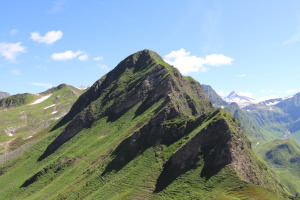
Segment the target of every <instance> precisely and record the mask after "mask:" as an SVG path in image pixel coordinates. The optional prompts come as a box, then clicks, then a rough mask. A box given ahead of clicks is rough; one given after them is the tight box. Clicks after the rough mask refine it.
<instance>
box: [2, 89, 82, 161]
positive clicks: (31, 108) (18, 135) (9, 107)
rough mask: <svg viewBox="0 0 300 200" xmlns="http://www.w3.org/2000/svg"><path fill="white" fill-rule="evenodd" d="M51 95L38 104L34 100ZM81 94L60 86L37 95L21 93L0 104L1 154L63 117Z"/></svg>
mask: <svg viewBox="0 0 300 200" xmlns="http://www.w3.org/2000/svg"><path fill="white" fill-rule="evenodd" d="M50 94H51V96H50V97H49V98H48V99H46V100H45V101H42V102H40V103H38V104H32V103H33V102H34V101H35V100H37V99H40V98H42V97H44V96H47V95H48V96H49V95H50ZM81 94H82V91H80V90H78V89H77V88H74V87H72V86H69V85H65V84H62V85H60V86H58V87H56V88H53V89H50V90H47V91H45V92H43V93H40V94H39V95H33V94H20V95H13V96H11V97H8V98H5V99H2V100H1V101H0V102H1V103H2V104H1V103H0V104H1V105H2V106H1V107H0V155H1V154H5V153H8V152H11V151H13V150H15V149H17V148H18V147H20V146H21V145H23V144H25V143H28V142H31V141H33V140H35V138H36V137H38V136H36V133H38V132H39V131H40V130H42V129H44V128H46V127H48V126H49V125H50V124H52V123H54V122H55V121H56V120H57V119H59V118H61V117H62V116H64V115H65V114H66V113H67V112H68V111H69V110H70V108H71V106H72V104H73V103H74V102H75V101H76V100H77V98H78V97H79V96H80V95H81Z"/></svg>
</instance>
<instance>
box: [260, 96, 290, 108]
mask: <svg viewBox="0 0 300 200" xmlns="http://www.w3.org/2000/svg"><path fill="white" fill-rule="evenodd" d="M293 97H294V95H292V96H288V97H283V98H276V99H268V100H266V101H262V102H260V103H259V104H260V105H265V106H275V105H277V104H278V103H280V102H282V101H284V100H287V99H290V98H293Z"/></svg>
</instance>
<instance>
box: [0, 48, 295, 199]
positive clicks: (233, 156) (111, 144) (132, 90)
mask: <svg viewBox="0 0 300 200" xmlns="http://www.w3.org/2000/svg"><path fill="white" fill-rule="evenodd" d="M48 92H49V91H48ZM54 92H55V91H51V93H52V95H53V94H54ZM45 94H48V93H47V92H46V93H45ZM51 100H52V101H53V99H50V98H49V99H47V100H46V101H44V102H42V103H41V104H37V105H40V108H44V106H46V103H47V101H50V102H51ZM50 102H48V103H50ZM51 103H53V102H51ZM50 105H51V104H50ZM47 106H49V104H47ZM15 109H17V107H16V108H15ZM46 110H47V109H46ZM37 135H40V136H41V135H42V137H40V139H39V140H38V141H37V142H36V143H35V144H33V145H32V146H31V147H29V148H28V149H27V150H26V151H25V152H24V153H23V154H21V155H19V156H18V157H16V158H14V159H11V160H9V161H8V162H5V163H3V164H1V165H0V193H1V196H0V199H199V198H204V199H249V198H250V199H287V198H292V197H291V196H289V194H288V192H287V191H286V188H285V186H284V185H282V184H281V183H280V182H279V181H278V180H277V178H276V177H275V175H274V174H273V173H272V172H271V170H270V169H269V167H268V166H267V165H266V164H265V163H264V161H262V160H260V159H259V158H258V157H257V156H256V155H255V153H254V152H253V151H252V149H251V145H250V142H249V140H248V139H247V137H246V136H245V134H244V133H243V132H242V131H241V128H240V124H239V122H238V121H237V120H236V118H235V117H234V116H232V115H231V114H229V113H228V112H226V111H225V110H223V109H217V110H215V109H214V108H213V107H212V105H211V103H210V101H209V100H208V99H207V96H206V95H205V93H204V91H203V90H202V88H201V87H200V84H199V83H197V82H196V81H194V80H193V79H191V78H186V77H183V76H181V74H180V73H179V71H178V70H177V69H175V68H173V67H172V66H169V65H168V64H166V63H165V62H164V61H163V60H162V59H161V58H160V56H159V55H157V54H156V53H155V52H152V51H149V50H144V51H141V52H138V53H136V54H133V55H131V56H129V57H127V58H126V59H125V60H124V61H122V62H121V63H120V64H119V65H118V66H117V67H116V68H115V69H114V70H113V71H111V72H109V73H108V74H107V75H105V76H104V77H103V78H101V79H100V80H98V81H97V82H96V83H95V84H94V85H93V86H92V87H91V88H90V89H89V90H88V91H87V92H86V93H84V94H83V95H81V96H80V97H79V99H78V100H77V101H76V103H75V104H74V105H73V106H72V108H71V110H70V112H69V113H68V114H67V115H66V116H65V117H64V118H63V119H61V120H60V121H58V122H56V123H55V124H52V125H50V126H49V127H47V128H46V129H44V130H43V132H42V133H41V134H37Z"/></svg>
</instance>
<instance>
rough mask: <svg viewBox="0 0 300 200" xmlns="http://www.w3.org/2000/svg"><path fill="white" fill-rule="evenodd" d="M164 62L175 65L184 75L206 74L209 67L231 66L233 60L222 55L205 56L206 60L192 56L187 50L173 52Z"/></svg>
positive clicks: (166, 56)
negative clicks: (192, 73)
mask: <svg viewBox="0 0 300 200" xmlns="http://www.w3.org/2000/svg"><path fill="white" fill-rule="evenodd" d="M164 60H165V61H166V62H168V63H170V64H171V65H174V66H175V67H176V68H177V69H179V71H180V72H181V73H183V74H188V73H191V72H199V71H201V72H206V71H207V70H208V66H217V67H218V66H221V65H230V64H231V63H232V62H233V58H230V57H227V56H224V55H222V54H211V55H208V56H205V58H201V57H197V56H192V55H191V52H188V51H186V50H185V49H180V50H178V51H172V52H171V53H169V54H167V55H165V57H164Z"/></svg>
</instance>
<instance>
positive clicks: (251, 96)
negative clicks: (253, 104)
mask: <svg viewBox="0 0 300 200" xmlns="http://www.w3.org/2000/svg"><path fill="white" fill-rule="evenodd" d="M237 94H239V95H241V96H246V97H250V98H253V93H252V92H237Z"/></svg>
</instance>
